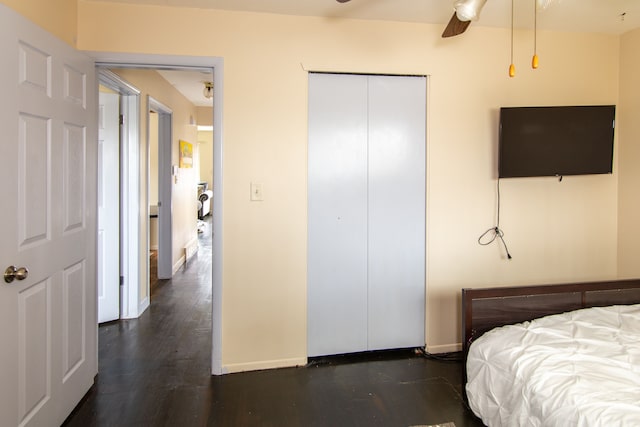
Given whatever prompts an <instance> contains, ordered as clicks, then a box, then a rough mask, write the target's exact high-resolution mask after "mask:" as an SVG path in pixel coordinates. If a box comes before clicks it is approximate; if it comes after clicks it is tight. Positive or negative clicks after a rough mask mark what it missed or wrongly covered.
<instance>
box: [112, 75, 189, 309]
mask: <svg viewBox="0 0 640 427" xmlns="http://www.w3.org/2000/svg"><path fill="white" fill-rule="evenodd" d="M112 71H114V72H115V73H116V74H118V75H119V76H120V77H122V78H123V79H124V80H125V81H127V82H128V83H130V84H132V85H133V86H135V87H136V88H138V89H139V90H140V91H141V93H140V100H141V102H140V110H141V112H140V129H141V137H140V141H142V144H143V149H142V150H141V154H142V155H141V156H140V171H141V178H140V188H141V192H140V193H141V194H140V211H141V212H140V218H141V227H140V228H141V230H140V232H141V242H142V244H141V247H140V252H141V253H140V262H141V264H140V265H146V263H147V257H148V253H149V248H148V246H147V239H146V236H147V229H148V224H149V221H148V218H149V212H148V209H147V207H148V200H149V197H150V196H149V194H148V186H149V187H150V185H149V183H148V180H147V176H148V173H149V172H148V171H149V169H148V161H149V150H148V149H147V147H146V144H147V129H148V124H147V111H148V108H149V107H148V99H147V96H151V97H153V98H154V99H156V100H157V101H159V102H161V103H162V104H163V105H165V106H167V107H168V108H170V109H171V110H172V112H173V135H172V138H171V158H172V160H171V164H173V165H177V164H178V140H180V139H183V140H185V141H189V142H192V143H194V144H195V143H196V138H197V131H196V127H195V126H193V125H191V124H190V123H189V120H190V117H192V116H195V107H194V106H193V104H191V102H189V101H188V100H187V99H186V98H185V97H184V96H183V95H182V94H180V93H179V92H178V91H176V90H175V89H174V88H173V86H171V85H170V84H169V83H168V82H167V81H166V80H164V79H163V78H162V77H161V76H160V75H159V74H158V73H157V72H155V71H153V70H135V69H121V70H112ZM197 181H198V177H197V176H196V174H195V173H194V171H193V169H182V168H181V169H180V171H179V176H178V181H177V182H175V181H172V185H173V188H172V192H173V193H172V196H173V198H172V205H173V210H172V212H173V224H172V237H173V253H172V264H173V265H174V266H175V265H178V264H179V263H180V261H181V258H182V257H183V256H184V246H185V244H187V243H188V242H190V241H191V240H193V239H194V238H197V210H198V208H197V196H196V194H197ZM148 280H149V279H148V277H147V276H146V271H145V270H144V269H142V271H141V280H140V286H141V293H142V294H143V295H141V299H144V298H145V297H146V296H147V294H146V292H147V291H146V286H147V284H148Z"/></svg>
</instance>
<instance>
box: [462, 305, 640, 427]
mask: <svg viewBox="0 0 640 427" xmlns="http://www.w3.org/2000/svg"><path fill="white" fill-rule="evenodd" d="M467 376H468V382H467V386H466V388H467V396H468V398H469V405H470V406H471V409H472V410H473V412H474V413H475V414H476V415H478V416H479V417H480V418H482V420H483V422H484V423H485V424H486V425H488V426H491V427H493V426H508V427H512V426H563V427H564V426H607V427H611V426H640V304H638V305H629V306H612V307H601V308H588V309H584V310H577V311H573V312H570V313H563V314H557V315H553V316H547V317H544V318H541V319H536V320H534V321H532V322H524V323H521V324H518V325H510V326H503V327H500V328H496V329H493V330H491V331H489V332H487V333H485V334H484V335H483V336H481V337H480V338H478V339H477V340H476V341H475V342H474V343H473V344H472V345H471V348H470V349H469V355H468V358H467Z"/></svg>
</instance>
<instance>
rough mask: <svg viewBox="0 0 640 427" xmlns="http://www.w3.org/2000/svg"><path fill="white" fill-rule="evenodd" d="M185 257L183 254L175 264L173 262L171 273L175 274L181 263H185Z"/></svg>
mask: <svg viewBox="0 0 640 427" xmlns="http://www.w3.org/2000/svg"><path fill="white" fill-rule="evenodd" d="M185 261H186V260H185V258H184V255H182V256H181V257H180V258H179V259H178V262H176V263H175V264H173V269H172V270H171V275H172V276H173V275H174V274H176V273H177V272H178V270H180V267H182V264H184V263H185Z"/></svg>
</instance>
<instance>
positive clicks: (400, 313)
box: [368, 76, 426, 350]
mask: <svg viewBox="0 0 640 427" xmlns="http://www.w3.org/2000/svg"><path fill="white" fill-rule="evenodd" d="M368 103H369V107H368V110H369V188H368V254H369V255H368V256H369V260H368V277H369V286H368V309H369V316H368V319H369V320H368V331H369V334H368V335H369V336H368V348H369V350H376V349H385V348H402V347H414V346H423V345H424V343H425V339H424V324H425V123H426V79H425V78H424V77H389V76H371V77H369V101H368Z"/></svg>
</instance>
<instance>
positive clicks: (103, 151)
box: [97, 92, 120, 323]
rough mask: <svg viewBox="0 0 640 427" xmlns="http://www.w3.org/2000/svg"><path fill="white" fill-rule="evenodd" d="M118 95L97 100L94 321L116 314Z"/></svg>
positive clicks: (118, 283) (113, 317)
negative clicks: (95, 292)
mask: <svg viewBox="0 0 640 427" xmlns="http://www.w3.org/2000/svg"><path fill="white" fill-rule="evenodd" d="M119 147H120V95H119V94H117V93H106V92H100V95H99V102H98V265H97V269H98V322H100V323H102V322H109V321H111V320H116V319H118V318H119V317H120V262H119V260H120V150H119Z"/></svg>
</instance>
